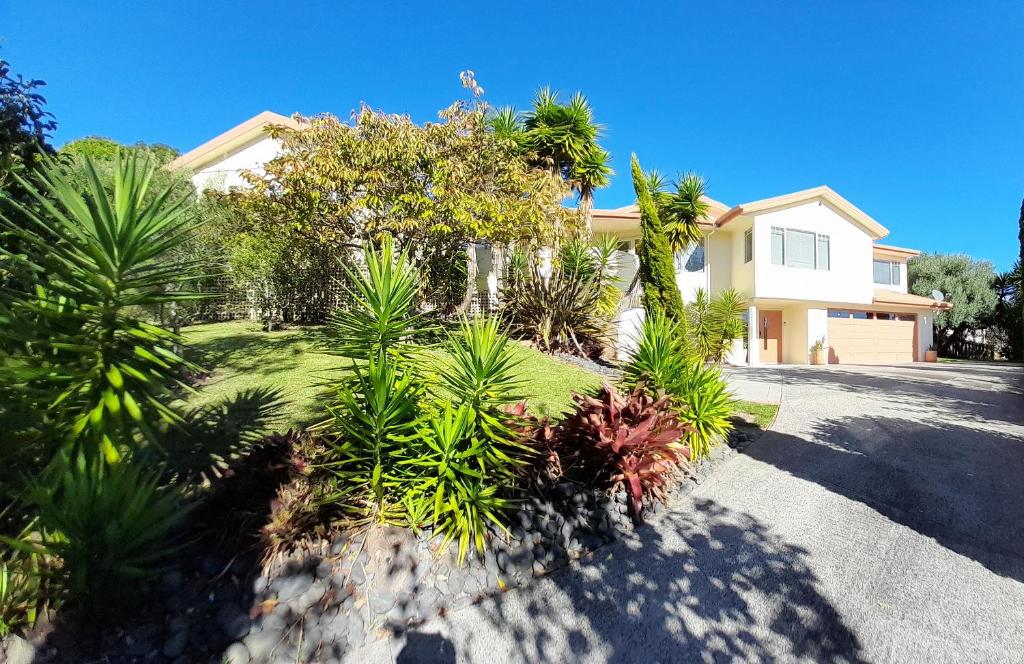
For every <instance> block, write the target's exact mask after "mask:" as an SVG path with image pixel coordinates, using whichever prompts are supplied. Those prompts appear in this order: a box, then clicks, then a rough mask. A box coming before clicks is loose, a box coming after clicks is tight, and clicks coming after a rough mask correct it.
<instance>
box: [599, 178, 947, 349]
mask: <svg viewBox="0 0 1024 664" xmlns="http://www.w3.org/2000/svg"><path fill="white" fill-rule="evenodd" d="M707 202H708V204H709V207H710V211H709V213H708V216H707V219H706V220H705V221H704V223H703V224H702V226H703V228H704V241H703V243H702V244H701V245H699V246H697V247H695V248H693V249H692V250H691V251H690V252H688V253H687V254H686V255H683V256H678V257H677V260H676V274H677V282H678V284H679V287H680V290H681V291H682V293H683V298H684V299H686V300H692V298H693V294H694V292H695V291H696V290H697V289H698V288H703V289H704V290H705V291H707V292H709V293H711V294H712V295H713V294H715V293H717V292H719V291H721V290H724V289H727V288H734V289H736V290H738V291H740V292H741V293H742V294H744V296H746V297H747V298H748V302H749V311H748V316H747V321H748V326H747V327H748V333H747V334H748V338H747V346H748V351H747V352H748V362H749V363H750V364H751V365H759V364H782V363H785V364H807V363H808V362H809V361H810V355H811V347H812V346H813V345H814V343H815V342H816V341H817V340H822V342H823V344H824V346H825V348H827V349H828V361H829V362H830V363H847V364H893V363H900V362H913V361H922V360H923V359H924V353H925V351H926V350H928V347H929V345H930V344H931V341H932V317H933V316H934V314H935V312H937V311H938V310H940V309H943V308H947V307H948V306H949V304H948V303H945V302H940V301H937V300H933V299H931V298H927V297H920V296H918V295H911V294H909V293H908V292H907V259H908V258H910V257H912V256H916V255H918V253H919V252H917V251H915V250H913V249H902V248H900V247H892V246H888V245H884V244H879V243H878V242H877V241H878V240H880V239H882V238H883V237H885V236H886V235H887V234H888V233H889V231H888V230H887V229H886V228H885V227H884V226H882V225H881V224H879V223H878V222H877V221H875V220H874V219H872V218H871V217H869V216H868V215H867V214H865V213H864V212H863V211H861V210H860V209H858V208H857V207H856V206H854V205H853V204H852V203H850V202H849V201H847V200H846V199H844V198H843V197H842V196H840V195H839V194H837V193H836V192H834V191H832V190H831V189H829V188H828V187H816V188H814V189H808V190H806V191H798V192H795V193H792V194H786V195H785V196H778V197H775V198H766V199H763V200H759V201H753V202H750V203H744V204H742V205H737V206H734V207H731V208H730V207H728V206H727V205H724V204H722V203H720V202H718V201H715V200H711V199H708V200H707ZM594 232H595V233H612V234H615V235H616V236H618V237H620V238H622V239H623V241H624V245H623V247H624V249H626V250H631V249H632V245H633V243H634V242H635V240H636V239H637V238H639V236H640V213H639V210H638V208H637V207H636V206H635V205H633V206H628V207H624V208H620V209H617V210H595V211H594ZM627 260H628V259H627ZM628 270H629V268H628V267H627V272H628ZM751 323H752V324H751Z"/></svg>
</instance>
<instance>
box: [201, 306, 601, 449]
mask: <svg viewBox="0 0 1024 664" xmlns="http://www.w3.org/2000/svg"><path fill="white" fill-rule="evenodd" d="M318 334H319V329H318V328H315V327H297V328H292V329H288V330H281V331H276V332H263V331H261V330H260V327H259V324H258V323H254V322H250V321H231V322H226V323H210V324H206V325H196V326H193V327H188V328H185V329H184V330H183V335H184V337H185V341H186V343H187V344H188V346H189V357H190V358H191V359H192V360H193V361H194V362H196V363H197V364H199V365H200V366H202V367H209V368H212V373H211V374H210V376H209V378H208V379H207V380H206V381H204V382H203V384H202V385H200V386H199V387H198V388H197V393H196V394H194V395H192V396H191V397H190V398H189V405H190V406H208V405H213V404H217V403H221V402H224V401H228V400H231V399H233V398H235V397H236V396H237V395H238V394H240V393H244V392H246V391H249V390H257V389H277V390H280V391H281V393H282V394H283V396H284V398H285V399H286V401H287V403H286V404H285V406H284V410H283V413H282V415H281V416H280V422H279V423H278V424H277V426H276V428H280V429H287V428H289V427H298V426H308V425H310V424H315V423H316V422H318V421H321V420H323V419H324V418H325V417H326V414H327V413H326V410H325V408H324V404H323V398H324V394H325V391H326V388H327V383H328V382H329V381H331V380H334V379H336V378H337V377H338V376H339V375H341V372H343V371H344V370H345V367H346V366H347V364H348V363H347V361H346V360H344V359H342V358H339V357H335V356H333V355H330V354H328V353H325V352H323V351H322V350H321V349H320V348H319V346H318V343H317V338H318ZM516 354H517V355H518V357H519V359H520V362H521V363H520V364H519V374H520V377H521V379H522V381H523V393H524V396H526V398H527V399H529V402H530V410H531V411H533V412H535V413H538V414H557V413H560V412H562V411H564V410H566V409H568V408H569V406H570V404H571V403H572V399H571V393H572V392H574V391H576V392H582V391H589V390H592V389H594V388H596V387H598V386H599V385H600V384H601V380H602V379H601V377H600V376H598V375H597V374H594V373H592V372H590V371H587V370H585V369H582V368H580V367H577V366H574V365H571V364H568V363H566V362H563V361H561V360H557V359H554V358H552V357H550V356H548V355H545V354H543V353H541V352H539V351H537V350H534V349H533V348H530V347H527V346H522V345H517V347H516Z"/></svg>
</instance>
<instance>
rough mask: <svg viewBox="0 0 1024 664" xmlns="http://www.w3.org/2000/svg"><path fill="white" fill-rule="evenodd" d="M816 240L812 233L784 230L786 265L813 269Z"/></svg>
mask: <svg viewBox="0 0 1024 664" xmlns="http://www.w3.org/2000/svg"><path fill="white" fill-rule="evenodd" d="M816 240H817V237H816V236H815V234H814V233H808V232H807V231H795V230H792V229H786V265H788V266H790V267H809V268H814V247H815V241H816Z"/></svg>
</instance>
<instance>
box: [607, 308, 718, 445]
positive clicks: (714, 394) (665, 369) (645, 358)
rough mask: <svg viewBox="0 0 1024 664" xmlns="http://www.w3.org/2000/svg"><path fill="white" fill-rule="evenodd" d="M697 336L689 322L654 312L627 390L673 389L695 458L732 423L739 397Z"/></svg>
mask: <svg viewBox="0 0 1024 664" xmlns="http://www.w3.org/2000/svg"><path fill="white" fill-rule="evenodd" d="M700 300H701V297H700V293H698V301H700ZM694 337H695V335H688V334H687V323H686V322H685V321H672V320H670V319H668V318H667V317H666V316H664V315H663V314H660V313H658V312H655V314H654V315H653V316H648V318H647V319H646V320H645V321H644V325H643V327H642V328H641V334H640V338H639V340H638V343H637V349H636V352H635V353H634V354H633V357H632V358H630V361H629V362H628V363H627V364H626V366H625V367H623V384H624V385H625V386H626V387H627V389H635V388H637V387H640V386H644V387H646V389H647V392H648V394H649V395H651V396H654V395H658V394H667V395H668V396H669V397H670V398H671V400H672V404H673V407H674V409H675V411H676V414H677V416H678V417H679V419H680V420H682V421H683V422H685V423H686V424H687V425H689V426H690V428H691V430H690V431H689V433H688V434H687V443H688V444H689V445H690V448H691V453H692V457H693V459H694V460H700V459H704V458H707V457H708V456H710V454H711V448H712V447H713V446H714V445H715V444H716V443H718V442H720V441H722V440H724V437H725V435H726V434H727V433H728V432H729V430H730V429H731V428H732V424H731V422H730V419H729V418H730V416H731V415H732V411H733V398H732V395H731V394H730V393H729V391H728V385H727V384H726V381H725V377H724V376H723V375H722V372H721V371H719V370H718V369H717V368H715V367H713V366H708V365H706V364H705V362H704V359H703V350H701V346H700V341H699V340H697V339H695V338H694ZM694 346H696V348H694Z"/></svg>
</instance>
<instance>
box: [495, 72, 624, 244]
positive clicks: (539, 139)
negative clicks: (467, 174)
mask: <svg viewBox="0 0 1024 664" xmlns="http://www.w3.org/2000/svg"><path fill="white" fill-rule="evenodd" d="M491 126H492V128H493V129H494V131H495V133H496V134H498V135H499V136H502V137H504V138H507V139H510V140H511V141H512V142H513V144H515V145H517V146H518V147H520V149H523V150H525V151H527V152H528V153H530V154H531V157H532V159H533V160H534V161H535V163H537V164H538V165H540V166H542V167H544V168H547V169H550V170H551V171H552V172H554V173H557V174H559V175H560V176H561V177H563V178H564V179H565V180H566V182H568V183H569V185H570V187H571V188H572V190H573V191H574V192H576V194H577V195H578V196H579V213H580V217H581V218H582V220H583V222H584V224H585V226H586V229H587V233H588V234H589V233H590V229H591V212H592V211H593V208H594V191H595V190H597V189H600V188H602V187H606V186H608V180H609V178H610V177H611V175H612V169H611V166H610V163H609V162H610V161H611V155H610V154H609V153H608V152H607V151H606V150H605V149H603V148H602V147H601V146H600V144H599V143H598V139H600V137H601V133H602V131H603V127H602V126H601V125H600V124H597V123H596V122H594V113H593V110H591V108H590V104H589V102H588V101H587V98H586V97H584V96H583V95H582V94H581V93H579V92H577V93H576V94H574V95H573V96H572V98H571V99H570V100H569V103H567V104H562V103H560V102H559V101H558V93H557V92H553V91H552V90H551V89H550V88H543V89H541V90H540V92H538V93H537V96H536V97H535V98H534V100H533V106H532V108H531V109H530V110H529V111H527V112H526V113H524V114H522V115H520V114H519V113H517V112H516V110H515V109H514V108H503V109H501V110H500V111H498V113H497V114H496V115H495V116H494V117H493V118H492V119H491Z"/></svg>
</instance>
